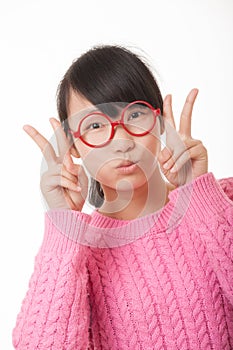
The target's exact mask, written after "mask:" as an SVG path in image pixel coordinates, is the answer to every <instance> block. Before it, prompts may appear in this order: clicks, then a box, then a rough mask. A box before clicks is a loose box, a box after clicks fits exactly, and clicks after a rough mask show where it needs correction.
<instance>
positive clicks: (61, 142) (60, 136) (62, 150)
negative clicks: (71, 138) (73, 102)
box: [49, 118, 71, 159]
mask: <svg viewBox="0 0 233 350" xmlns="http://www.w3.org/2000/svg"><path fill="white" fill-rule="evenodd" d="M49 121H50V124H51V125H52V128H53V130H54V132H55V136H56V140H57V146H58V152H59V155H60V157H61V158H62V159H63V158H64V157H65V155H69V156H70V152H69V150H70V144H69V142H68V139H67V137H66V134H65V132H64V130H63V128H62V126H61V123H60V122H59V121H58V120H57V119H55V118H50V119H49ZM70 158H71V156H70Z"/></svg>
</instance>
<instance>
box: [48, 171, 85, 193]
mask: <svg viewBox="0 0 233 350" xmlns="http://www.w3.org/2000/svg"><path fill="white" fill-rule="evenodd" d="M56 187H62V188H64V189H67V190H70V191H75V192H80V191H81V187H80V186H79V185H77V183H74V182H73V181H71V180H69V179H68V178H66V177H64V176H61V175H54V176H50V177H49V178H47V181H46V183H45V185H44V186H43V188H44V189H45V190H46V189H50V191H51V189H54V188H56Z"/></svg>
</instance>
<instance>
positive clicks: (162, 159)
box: [158, 147, 172, 164]
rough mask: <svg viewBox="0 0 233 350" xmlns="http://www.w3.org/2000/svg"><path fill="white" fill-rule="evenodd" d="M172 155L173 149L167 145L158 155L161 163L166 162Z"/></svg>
mask: <svg viewBox="0 0 233 350" xmlns="http://www.w3.org/2000/svg"><path fill="white" fill-rule="evenodd" d="M171 157H172V151H171V150H170V149H169V148H168V147H165V148H164V149H163V150H162V151H161V152H160V153H159V156H158V159H159V162H160V163H161V164H164V163H166V162H167V161H168V160H169V159H170V158H171Z"/></svg>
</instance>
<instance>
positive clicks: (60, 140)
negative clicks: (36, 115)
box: [24, 118, 88, 211]
mask: <svg viewBox="0 0 233 350" xmlns="http://www.w3.org/2000/svg"><path fill="white" fill-rule="evenodd" d="M50 123H51V125H52V127H53V130H54V132H55V134H56V141H57V144H58V151H59V156H57V155H56V152H55V150H54V148H53V146H52V145H51V143H50V142H48V141H47V140H46V138H44V137H43V136H42V135H41V134H40V133H39V132H38V131H37V130H36V129H35V128H33V127H32V126H30V125H25V126H24V130H25V131H26V133H27V134H28V135H29V136H30V137H31V138H32V139H33V140H34V141H35V143H36V144H37V145H38V146H39V148H40V150H41V151H42V153H43V155H44V157H45V160H46V163H47V165H48V170H47V171H46V172H45V173H44V174H43V175H42V177H41V191H42V193H43V196H44V197H45V200H46V202H47V204H48V206H49V208H50V209H55V208H56V209H58V208H62V209H72V210H78V211H81V210H82V207H83V205H84V202H85V198H86V195H87V183H88V180H87V176H86V174H85V171H84V169H83V167H82V166H81V165H78V164H74V163H73V160H72V157H71V147H70V144H69V142H68V139H67V137H66V135H65V132H64V131H63V129H62V127H61V124H60V122H59V121H58V120H56V119H55V118H51V119H50Z"/></svg>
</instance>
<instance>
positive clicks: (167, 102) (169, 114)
mask: <svg viewBox="0 0 233 350" xmlns="http://www.w3.org/2000/svg"><path fill="white" fill-rule="evenodd" d="M163 116H164V117H165V120H166V121H168V122H169V123H170V124H171V126H172V127H173V128H174V129H175V128H176V124H175V119H174V115H173V111H172V95H167V96H166V97H165V99H164V101H163Z"/></svg>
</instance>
